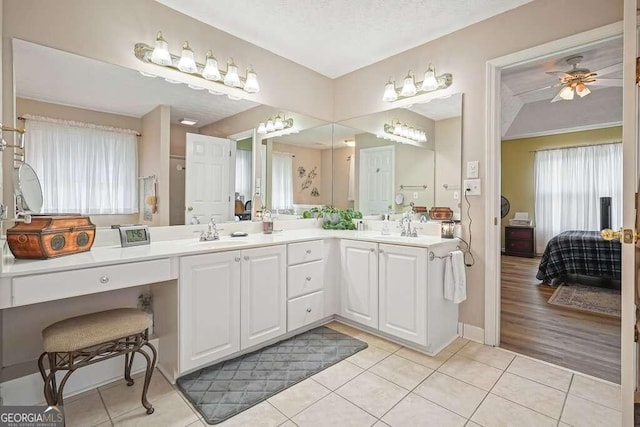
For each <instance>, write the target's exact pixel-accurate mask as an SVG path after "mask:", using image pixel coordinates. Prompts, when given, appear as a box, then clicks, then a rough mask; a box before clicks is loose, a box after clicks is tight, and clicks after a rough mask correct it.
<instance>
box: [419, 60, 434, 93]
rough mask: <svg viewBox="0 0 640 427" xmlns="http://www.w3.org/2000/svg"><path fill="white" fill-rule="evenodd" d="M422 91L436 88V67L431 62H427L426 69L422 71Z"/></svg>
mask: <svg viewBox="0 0 640 427" xmlns="http://www.w3.org/2000/svg"><path fill="white" fill-rule="evenodd" d="M420 89H421V90H424V91H432V90H436V89H438V80H437V79H436V68H435V67H434V66H433V64H429V67H428V68H427V71H425V72H424V80H423V81H422V87H421V88H420Z"/></svg>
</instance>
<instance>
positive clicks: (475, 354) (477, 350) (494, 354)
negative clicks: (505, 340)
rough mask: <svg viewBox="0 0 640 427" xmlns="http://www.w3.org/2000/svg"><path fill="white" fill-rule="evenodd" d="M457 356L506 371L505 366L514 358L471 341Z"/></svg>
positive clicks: (501, 351) (511, 355)
mask: <svg viewBox="0 0 640 427" xmlns="http://www.w3.org/2000/svg"><path fill="white" fill-rule="evenodd" d="M457 354H458V355H460V356H465V357H468V358H469V359H473V360H476V361H478V362H482V363H484V364H485V365H489V366H493V367H494V368H498V369H501V370H505V369H507V366H509V363H511V361H512V360H513V359H514V357H515V355H514V354H512V353H509V352H506V351H504V350H501V349H499V348H494V347H490V346H488V345H483V344H478V343H477V342H473V341H472V342H469V343H468V344H467V345H465V346H464V347H462V348H461V349H460V351H458V353H457Z"/></svg>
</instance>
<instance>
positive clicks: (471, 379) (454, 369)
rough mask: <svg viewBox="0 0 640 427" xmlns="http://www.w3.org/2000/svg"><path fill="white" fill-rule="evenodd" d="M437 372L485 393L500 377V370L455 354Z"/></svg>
mask: <svg viewBox="0 0 640 427" xmlns="http://www.w3.org/2000/svg"><path fill="white" fill-rule="evenodd" d="M438 371H439V372H442V373H443V374H447V375H449V376H451V377H454V378H457V379H459V380H460V381H464V382H466V383H469V384H471V385H474V386H476V387H479V388H481V389H483V390H487V391H489V390H491V387H493V385H494V384H495V383H496V381H498V378H500V375H502V371H501V370H500V369H497V368H494V367H492V366H489V365H485V364H484V363H480V362H476V361H475V360H471V359H467V358H466V357H462V356H458V355H457V354H456V355H454V356H452V357H451V359H449V360H447V361H446V362H445V363H444V364H443V365H442V366H441V367H440V368H438Z"/></svg>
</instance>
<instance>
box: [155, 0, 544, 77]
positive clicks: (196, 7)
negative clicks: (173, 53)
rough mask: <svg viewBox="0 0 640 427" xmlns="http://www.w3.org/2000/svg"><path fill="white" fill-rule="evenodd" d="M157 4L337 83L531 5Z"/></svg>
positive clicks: (283, 0) (369, 0)
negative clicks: (502, 14) (498, 16)
mask: <svg viewBox="0 0 640 427" xmlns="http://www.w3.org/2000/svg"><path fill="white" fill-rule="evenodd" d="M157 1H159V2H160V3H162V4H164V5H166V6H169V7H171V8H173V9H175V10H177V11H179V12H182V13H184V14H185V15H189V16H191V17H193V18H195V19H198V20H199V21H202V22H204V23H206V24H209V25H211V26H213V27H215V28H218V29H220V30H223V31H225V32H227V33H229V34H232V35H234V36H236V37H238V38H241V39H244V40H246V41H248V42H251V43H253V44H255V45H257V46H260V47H262V48H264V49H266V50H269V51H271V52H273V53H275V54H278V55H280V56H283V57H285V58H287V59H289V60H291V61H294V62H296V63H298V64H301V65H304V66H305V67H307V68H310V69H312V70H315V71H317V72H319V73H320V74H324V75H325V76H327V77H330V78H335V77H339V76H341V75H344V74H347V73H349V72H351V71H355V70H357V69H359V68H362V67H365V66H367V65H370V64H373V63H375V62H378V61H380V60H382V59H385V58H388V57H389V56H392V55H395V54H398V53H400V52H403V51H405V50H408V49H411V48H413V47H416V46H419V45H421V44H424V43H426V42H428V41H431V40H434V39H437V38H439V37H442V36H444V35H446V34H449V33H452V32H454V31H456V30H459V29H461V28H464V27H467V26H469V25H472V24H474V23H476V22H480V21H482V20H485V19H487V18H490V17H492V16H494V15H498V14H500V13H502V12H506V11H507V10H510V9H513V8H516V7H518V6H521V5H523V4H525V3H529V2H530V1H531V0H455V1H452V0H393V1H389V0H348V1H345V0H297V1H288V0H261V1H255V0H253V1H252V0H216V1H204V0H157ZM254 65H257V64H254Z"/></svg>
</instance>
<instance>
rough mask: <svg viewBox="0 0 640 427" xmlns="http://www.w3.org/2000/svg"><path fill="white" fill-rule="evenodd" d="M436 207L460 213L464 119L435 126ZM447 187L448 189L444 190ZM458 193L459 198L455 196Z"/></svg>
mask: <svg viewBox="0 0 640 427" xmlns="http://www.w3.org/2000/svg"><path fill="white" fill-rule="evenodd" d="M435 147H436V148H435V156H436V178H435V202H434V205H435V206H448V207H450V208H451V210H453V211H454V212H460V188H461V185H462V173H461V168H462V164H461V163H462V162H461V159H462V117H453V118H451V119H446V120H438V121H437V122H436V124H435ZM444 185H447V186H448V188H444ZM456 193H457V195H458V198H457V199H456V198H455V197H454V196H455V194H456Z"/></svg>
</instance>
